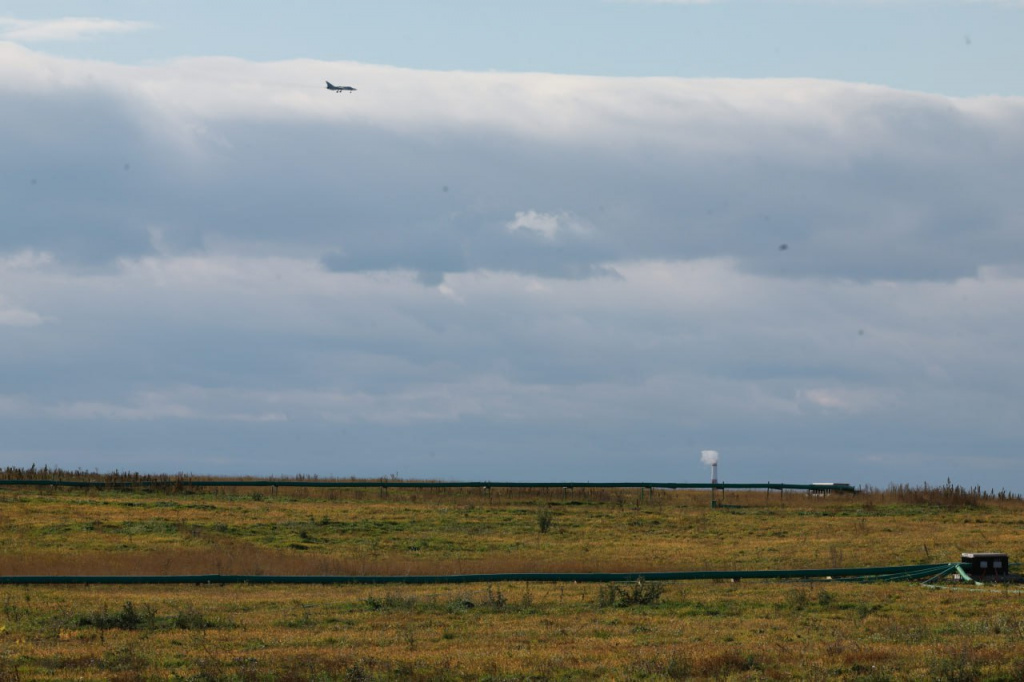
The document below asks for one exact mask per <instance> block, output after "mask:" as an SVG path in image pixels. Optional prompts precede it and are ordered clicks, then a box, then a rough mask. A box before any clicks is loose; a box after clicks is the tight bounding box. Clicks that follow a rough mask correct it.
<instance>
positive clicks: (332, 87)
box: [324, 81, 356, 92]
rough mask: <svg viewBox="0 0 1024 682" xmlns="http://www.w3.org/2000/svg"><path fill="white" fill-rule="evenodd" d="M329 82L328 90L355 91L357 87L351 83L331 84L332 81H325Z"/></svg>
mask: <svg viewBox="0 0 1024 682" xmlns="http://www.w3.org/2000/svg"><path fill="white" fill-rule="evenodd" d="M324 82H325V83H327V89H328V90H334V91H335V92H355V91H356V89H355V88H353V87H352V86H350V85H331V81H324Z"/></svg>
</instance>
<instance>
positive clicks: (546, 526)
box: [537, 507, 555, 533]
mask: <svg viewBox="0 0 1024 682" xmlns="http://www.w3.org/2000/svg"><path fill="white" fill-rule="evenodd" d="M554 519H555V515H554V513H553V512H552V511H551V510H550V509H548V508H547V507H541V508H540V509H538V510H537V530H539V531H540V532H541V533H547V532H548V531H549V530H551V522H552V521H554Z"/></svg>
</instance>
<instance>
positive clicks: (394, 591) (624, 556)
mask: <svg viewBox="0 0 1024 682" xmlns="http://www.w3.org/2000/svg"><path fill="white" fill-rule="evenodd" d="M27 473H29V472H13V474H12V475H9V476H7V478H9V479H11V478H21V477H23V476H25V474H27ZM31 473H32V474H33V475H34V476H36V477H39V478H44V479H50V480H52V479H57V478H61V480H69V479H67V478H66V477H67V476H68V472H57V473H58V475H55V474H54V472H49V471H48V472H45V475H41V473H42V472H35V471H34V472H31ZM78 475H80V476H82V477H86V476H97V475H95V474H78ZM118 476H119V477H122V476H130V475H120V474H119V475H118ZM165 483H166V484H162V485H159V486H151V487H143V486H135V487H131V488H126V489H121V488H118V487H116V486H114V485H113V481H111V485H110V486H108V487H106V488H103V489H92V488H62V487H48V486H44V487H25V486H4V485H3V484H2V481H0V575H4V576H12V575H61V574H63V575H181V574H187V575H193V574H208V573H221V574H240V575H274V574H282V575H342V574H347V575H360V574H362V575H409V574H449V573H494V572H544V571H571V572H618V571H621V572H632V571H656V570H673V571H683V570H705V569H711V570H713V569H723V570H725V569H771V568H830V567H857V566H878V565H898V564H910V563H940V562H947V561H955V560H957V559H958V558H959V555H960V552H962V551H1001V552H1006V553H1008V554H1010V556H1011V559H1014V558H1019V557H1020V556H1021V554H1022V550H1024V535H1022V533H1021V530H1022V526H1024V515H1022V511H1024V502H1022V501H1021V500H1020V499H1019V498H1017V497H1016V496H1013V495H1008V494H1006V493H996V492H992V491H989V492H983V491H980V490H964V489H961V488H959V487H957V486H954V485H952V484H950V485H947V486H941V487H938V488H926V487H923V486H922V487H914V488H911V487H906V486H902V487H892V488H890V489H888V490H868V491H865V492H863V493H860V494H858V495H842V496H840V495H833V496H824V497H819V496H808V495H806V494H803V493H787V494H779V493H778V492H777V491H773V492H771V493H767V494H766V493H764V492H763V491H762V492H743V493H735V492H729V493H728V494H727V495H726V496H725V498H724V500H723V499H722V498H721V497H720V498H719V501H720V502H723V503H724V505H726V506H722V507H719V508H717V509H711V508H710V504H709V494H708V493H707V492H698V491H686V492H668V491H658V490H655V491H653V493H652V492H651V491H646V490H645V491H639V490H618V491H617V490H599V489H574V490H564V491H563V490H561V489H528V488H527V489H491V490H482V489H472V490H466V489H462V490H459V489H455V490H447V489H427V490H422V489H393V488H392V489H388V490H387V491H386V492H385V491H384V490H382V489H375V488H369V489H331V488H316V489H306V488H284V487H279V488H277V489H276V491H275V490H273V489H268V488H263V487H252V488H247V487H235V488H227V487H224V488H219V487H214V488H192V487H189V486H188V485H185V484H181V483H180V482H179V483H176V482H175V481H174V477H167V480H166V481H165ZM1021 596H1022V595H1021V590H1020V588H1018V587H1017V586H1015V585H1012V584H1011V585H1001V586H985V587H971V586H966V585H957V584H953V583H943V584H942V585H940V586H938V587H925V586H922V585H919V584H916V583H851V582H838V581H818V582H785V581H752V580H746V581H743V582H738V583H732V582H681V583H632V584H614V585H613V584H600V583H598V584H573V583H491V584H487V583H480V584H471V585H420V586H412V585H390V586H386V587H383V586H360V585H345V586H318V585H287V586H284V585H271V586H267V585H231V586H215V585H183V586H153V585H128V586H112V585H78V586H42V585H36V586H0V680H15V679H97V680H98V679H161V678H163V679H194V680H203V679H205V680H220V679H224V680H232V679H233V680H274V679H296V680H299V679H324V680H333V679H353V680H359V679H364V680H371V679H422V680H434V679H453V680H455V679H491V680H526V679H566V680H569V679H572V680H575V679H579V680H583V679H652V680H657V679H690V678H714V679H788V678H802V679H864V680H869V679H876V680H882V679H945V680H972V679H993V680H996V679H1006V680H1010V679H1022V678H1024V663H1022V662H1024V601H1022V599H1021Z"/></svg>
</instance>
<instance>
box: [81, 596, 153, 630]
mask: <svg viewBox="0 0 1024 682" xmlns="http://www.w3.org/2000/svg"><path fill="white" fill-rule="evenodd" d="M78 624H79V625H80V626H86V625H91V626H93V627H96V628H99V629H100V630H114V629H117V630H137V629H139V628H140V627H150V628H151V627H153V626H154V625H155V624H156V611H154V610H153V608H152V607H151V606H145V605H144V606H142V607H141V608H136V607H135V604H133V603H132V602H131V601H126V602H125V603H124V605H123V606H122V607H121V610H120V611H114V612H111V611H108V610H107V607H106V606H104V607H103V608H102V609H100V610H99V611H95V612H93V613H91V614H88V615H85V616H79V618H78Z"/></svg>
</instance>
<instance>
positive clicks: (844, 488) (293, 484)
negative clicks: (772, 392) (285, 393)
mask: <svg viewBox="0 0 1024 682" xmlns="http://www.w3.org/2000/svg"><path fill="white" fill-rule="evenodd" d="M5 485H16V486H58V487H70V488H108V487H109V488H166V487H173V486H181V487H184V488H242V487H245V488H483V489H490V488H566V489H573V488H647V489H649V490H653V489H655V488H657V489H661V490H709V489H714V490H779V491H782V490H804V491H809V492H842V493H856V492H857V489H856V488H855V487H854V486H852V485H848V484H846V483H827V484H814V483H651V482H616V483H590V482H580V481H567V482H562V483H551V482H544V483H524V482H520V481H516V482H509V481H445V482H442V481H295V480H287V481H275V480H266V479H263V480H252V481H244V480H242V481H211V480H201V481H193V480H189V479H180V480H179V479H169V480H160V481H147V480H137V481H135V480H133V481H110V482H108V481H59V480H33V479H11V480H2V479H0V486H5Z"/></svg>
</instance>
